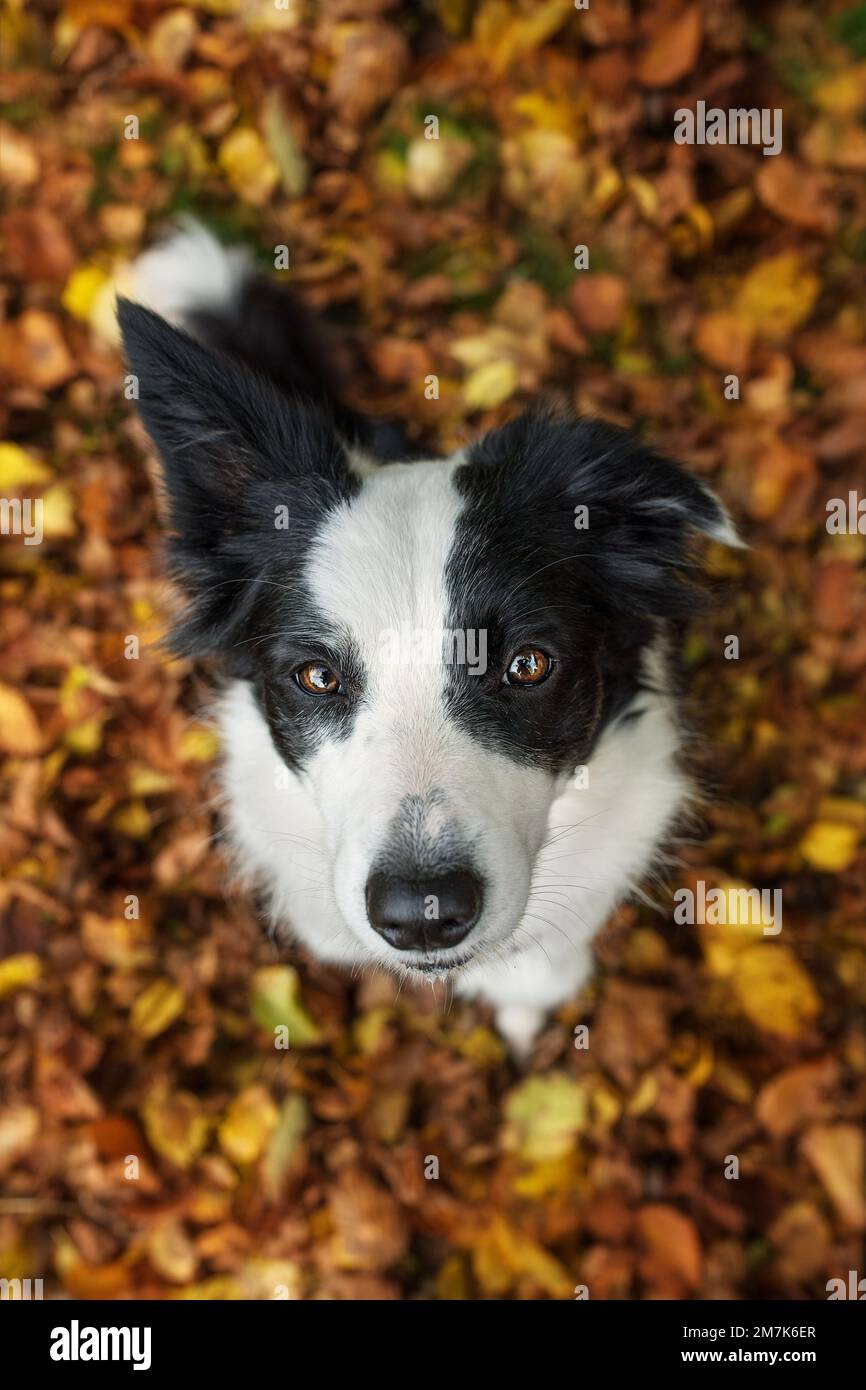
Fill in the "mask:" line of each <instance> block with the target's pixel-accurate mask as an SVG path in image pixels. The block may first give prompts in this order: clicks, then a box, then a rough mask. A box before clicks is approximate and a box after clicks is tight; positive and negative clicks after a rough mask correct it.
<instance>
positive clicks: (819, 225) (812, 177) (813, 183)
mask: <svg viewBox="0 0 866 1390" xmlns="http://www.w3.org/2000/svg"><path fill="white" fill-rule="evenodd" d="M755 187H756V188H757V190H758V195H759V197H760V199H761V202H762V203H763V204H764V205H765V207H768V208H769V209H770V211H771V212H775V213H776V214H777V216H779V217H781V218H783V219H784V220H785V221H786V222H793V223H794V225H795V226H797V227H805V228H806V230H807V231H812V232H823V233H825V235H829V234H830V233H831V232H832V231H833V230H834V229H835V226H836V222H837V213H836V209H835V207H834V206H833V204H832V202H830V199H829V196H828V184H827V179H826V177H825V176H824V175H822V174H819V173H818V172H817V171H816V170H814V169H810V168H808V167H807V166H806V165H804V164H798V163H797V161H796V160H795V159H792V158H791V157H790V155H787V154H778V155H774V156H773V157H772V158H769V159H765V160H763V162H762V164H761V166H760V168H759V170H758V174H757V177H756V179H755Z"/></svg>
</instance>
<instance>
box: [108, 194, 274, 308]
mask: <svg viewBox="0 0 866 1390" xmlns="http://www.w3.org/2000/svg"><path fill="white" fill-rule="evenodd" d="M250 269H251V261H250V257H249V254H248V253H247V252H246V251H244V250H243V249H242V248H239V247H231V248H229V249H226V248H225V247H224V246H221V245H220V243H219V242H218V241H217V239H216V237H214V236H212V235H211V233H210V232H208V231H206V230H205V228H204V227H202V225H201V224H200V223H199V222H196V221H194V220H193V219H192V218H182V219H181V221H180V225H179V226H178V228H177V229H176V230H175V231H174V232H172V234H171V235H170V236H168V237H166V238H165V240H163V241H160V242H157V244H156V245H155V246H152V247H151V248H150V250H149V251H145V252H144V253H143V254H142V255H141V256H139V258H138V260H137V261H136V262H135V265H134V266H133V271H132V285H131V287H130V295H129V297H130V298H131V299H134V300H136V301H137V302H138V303H139V304H143V305H144V306H145V308H147V309H153V310H154V312H155V313H157V314H161V315H162V317H163V318H164V319H167V320H168V321H169V323H173V324H174V325H175V327H176V328H184V327H186V326H187V325H186V321H187V317H188V315H189V314H190V313H192V312H193V311H194V310H202V309H205V310H207V309H213V310H223V309H227V308H230V307H231V305H232V304H233V303H234V301H235V299H236V298H237V295H238V293H239V291H240V289H241V286H242V285H243V282H244V280H245V279H246V277H247V276H248V275H249V273H250Z"/></svg>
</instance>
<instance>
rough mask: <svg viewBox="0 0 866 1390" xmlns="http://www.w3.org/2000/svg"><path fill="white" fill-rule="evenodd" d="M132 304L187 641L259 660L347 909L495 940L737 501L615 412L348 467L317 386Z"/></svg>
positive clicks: (445, 936)
mask: <svg viewBox="0 0 866 1390" xmlns="http://www.w3.org/2000/svg"><path fill="white" fill-rule="evenodd" d="M122 324H123V328H124V336H125V341H126V346H127V351H128V354H129V357H130V361H131V365H132V367H133V370H134V371H135V372H136V373H137V375H138V377H139V383H140V409H141V413H142V415H143V418H144V421H145V423H146V425H147V426H148V429H149V430H150V433H151V435H152V436H153V438H154V440H155V442H156V444H157V445H158V447H159V448H160V451H161V453H162V456H163V459H164V462H165V465H166V480H167V487H168V493H169V499H170V503H171V514H172V522H173V525H174V528H175V531H176V536H175V538H174V540H173V542H172V556H173V564H174V569H175V572H176V575H177V577H178V579H179V580H180V582H181V584H182V586H183V587H184V588H185V590H186V593H187V595H188V598H189V603H190V607H189V611H188V617H187V621H186V622H185V623H184V624H183V626H182V627H181V630H180V634H179V640H180V641H181V643H182V644H183V645H184V647H185V649H186V650H188V651H190V652H191V653H193V654H208V655H211V656H217V657H219V658H220V660H221V661H222V663H223V665H224V666H225V667H226V669H227V670H228V671H229V672H230V673H231V674H233V675H236V676H239V677H241V678H243V679H245V680H248V681H249V682H250V683H251V686H252V688H253V690H254V691H255V694H256V698H257V700H258V703H259V707H260V710H261V712H262V714H263V716H264V718H265V719H266V721H267V724H268V727H269V729H270V732H271V737H272V740H273V743H274V747H275V749H276V750H277V753H278V754H279V756H280V758H281V759H282V761H283V762H284V763H285V764H286V766H287V767H288V768H289V769H291V771H292V773H294V774H295V775H296V777H297V778H298V779H299V780H300V782H301V784H302V785H303V787H304V789H305V792H306V794H307V795H308V796H309V798H310V800H311V802H312V803H313V804H314V806H315V808H316V811H317V814H318V817H319V818H320V821H321V827H322V835H323V837H324V840H325V843H326V845H327V850H328V856H329V859H330V865H329V869H330V873H331V875H332V881H333V892H334V896H335V898H336V901H337V904H338V906H339V909H340V912H341V914H342V916H343V918H344V920H345V923H346V925H347V926H348V927H349V929H350V930H351V931H352V933H353V934H354V935H355V936H356V937H357V940H358V943H359V946H360V947H361V948H363V950H364V951H365V952H366V953H367V955H368V956H369V957H371V958H373V959H375V960H376V961H378V962H379V963H384V964H386V965H390V966H392V967H394V968H402V969H406V968H409V969H413V970H418V971H427V972H429V971H434V972H437V971H438V972H442V971H447V970H450V969H454V968H456V967H457V966H459V965H462V964H465V963H467V962H468V961H469V960H470V959H473V958H477V957H478V955H479V954H480V953H489V952H491V951H494V950H496V949H499V948H501V947H502V944H503V943H504V942H505V941H506V940H507V939H508V938H509V937H510V936H511V935H512V933H514V932H515V931H516V929H517V927H518V924H519V922H520V919H521V917H522V916H523V914H524V911H525V909H526V901H527V894H528V893H529V889H530V883H531V878H532V871H533V865H534V862H535V858H536V855H537V854H538V851H539V849H540V847H541V845H542V843H543V841H544V839H545V836H546V833H547V826H548V814H549V811H550V807H551V803H552V801H553V799H554V798H555V796H556V795H557V793H558V791H559V790H561V789H562V787H563V786H564V785H565V784H567V781H568V779H569V778H570V777H571V776H573V775H574V772H575V768H576V767H577V766H579V765H584V764H586V763H587V762H588V761H589V758H590V756H591V754H592V750H593V747H594V745H595V743H596V741H597V739H598V737H599V735H600V732H601V730H602V729H603V728H604V727H605V726H606V725H607V724H609V722H610V721H611V720H612V719H615V718H616V717H618V716H619V715H621V714H622V713H623V712H624V711H626V710H627V709H628V708H629V706H633V704H634V701H635V697H636V696H637V695H638V693H639V690H640V684H641V679H642V671H643V664H642V663H643V656H644V653H645V651H646V648H647V645H648V644H649V643H650V642H651V641H652V640H653V639H654V637H656V635H657V633H658V625H659V623H660V622H663V621H664V620H665V619H666V618H671V617H676V616H678V615H679V614H681V613H683V612H685V611H687V610H688V608H689V606H690V604H691V602H692V595H691V593H690V591H689V590H688V589H687V588H686V587H685V585H684V583H683V579H682V566H683V564H684V561H685V553H686V544H687V539H688V533H689V530H690V529H698V530H702V531H704V532H706V533H708V534H716V535H718V536H719V537H721V538H724V539H730V538H731V537H730V533H729V532H728V531H727V530H726V526H727V523H726V518H725V516H724V513H723V512H722V510H721V508H720V507H719V505H718V504H717V502H716V501H715V499H714V498H713V497H712V495H711V494H710V493H709V492H708V491H707V490H706V489H705V488H704V487H703V486H702V485H701V484H700V483H698V482H697V481H696V480H695V479H694V478H692V477H690V476H689V475H688V474H686V473H684V472H682V471H681V470H680V469H679V468H677V467H676V466H675V465H674V464H672V463H669V462H667V461H666V460H664V459H661V458H659V457H657V456H656V455H654V454H652V453H651V452H649V451H648V450H646V449H644V448H643V447H641V446H640V445H639V444H637V443H636V442H635V441H634V440H633V439H631V438H630V437H629V436H628V435H626V434H625V433H624V432H623V431H621V430H618V429H616V428H614V427H613V426H609V425H603V424H599V423H587V422H583V423H580V422H575V421H571V420H566V421H561V420H560V421H554V420H551V419H547V418H542V417H522V418H521V419H519V420H517V421H515V422H513V423H512V424H510V425H506V426H505V427H503V428H502V429H500V430H497V431H494V432H493V433H491V434H489V435H488V436H486V437H485V438H484V439H483V440H482V441H481V442H480V443H479V444H477V445H475V446H474V447H472V448H470V449H469V450H468V451H467V452H466V454H465V455H461V456H459V457H456V458H454V459H451V460H437V461H433V462H416V463H411V464H387V465H383V466H381V467H378V468H377V467H369V466H363V467H361V468H353V466H352V459H351V457H350V450H349V449H348V448H347V446H346V445H345V444H344V443H343V442H342V441H341V440H340V438H339V437H338V435H337V433H336V430H335V428H334V426H333V423H332V421H331V420H330V418H329V417H328V415H327V413H326V412H325V411H324V410H323V409H322V408H321V407H318V406H316V407H313V406H310V405H309V404H304V403H302V402H293V401H291V400H289V399H288V398H286V397H285V396H283V395H281V394H280V393H279V392H278V391H277V390H275V389H274V388H272V387H271V386H270V385H269V383H267V382H266V381H264V380H262V379H260V378H258V377H256V376H255V375H254V374H252V373H250V372H248V371H247V370H246V369H245V368H244V367H242V366H241V365H240V364H238V363H236V362H234V361H232V360H231V359H229V358H227V357H223V356H221V355H219V354H215V353H212V352H210V351H208V350H207V349H206V348H204V347H202V346H200V345H199V344H197V343H194V342H193V341H192V340H191V339H188V338H186V337H185V336H184V335H183V334H180V333H178V332H177V331H175V330H174V329H172V328H170V327H169V326H168V325H167V324H165V323H163V322H162V320H160V319H158V318H156V317H155V316H154V315H151V314H149V313H148V312H147V311H145V310H142V309H138V308H135V307H133V306H129V305H127V306H124V307H123V309H122ZM636 775H639V771H638V770H636ZM291 829H292V827H291V825H290V824H287V826H286V830H287V832H288V833H290V832H291Z"/></svg>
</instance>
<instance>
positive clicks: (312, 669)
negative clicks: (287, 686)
mask: <svg viewBox="0 0 866 1390" xmlns="http://www.w3.org/2000/svg"><path fill="white" fill-rule="evenodd" d="M295 680H296V681H297V683H298V685H299V686H300V687H301V689H302V690H304V691H306V693H307V694H308V695H339V694H340V693H341V691H342V686H341V685H340V677H339V676H338V675H336V674H335V673H334V672H333V671H332V670H331V668H330V666H326V665H325V663H324V662H323V661H308V662H307V664H306V666H300V667H299V668H298V670H297V671H296V672H295Z"/></svg>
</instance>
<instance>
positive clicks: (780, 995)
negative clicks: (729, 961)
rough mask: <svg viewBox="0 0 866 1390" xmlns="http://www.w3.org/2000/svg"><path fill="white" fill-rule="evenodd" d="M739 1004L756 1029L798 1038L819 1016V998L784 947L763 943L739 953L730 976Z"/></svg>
mask: <svg viewBox="0 0 866 1390" xmlns="http://www.w3.org/2000/svg"><path fill="white" fill-rule="evenodd" d="M731 983H732V985H733V988H734V993H735V994H736V996H737V999H738V1001H739V1004H740V1007H741V1008H742V1010H743V1012H744V1014H745V1015H746V1017H747V1018H748V1019H750V1020H751V1022H752V1023H754V1025H755V1027H756V1028H763V1029H764V1030H765V1031H766V1032H768V1033H775V1034H777V1035H778V1036H779V1037H780V1038H797V1037H799V1036H800V1034H801V1033H802V1032H803V1029H804V1028H805V1027H806V1026H807V1025H808V1024H810V1023H812V1022H814V1020H815V1019H816V1018H817V1017H818V1014H819V1013H820V1011H821V1000H820V997H819V995H818V992H817V990H816V989H815V986H814V985H813V984H812V981H811V979H810V978H809V976H808V975H807V974H806V971H805V970H804V969H803V967H802V965H801V964H800V962H799V961H798V960H797V958H796V956H794V955H793V953H792V952H791V951H789V950H788V948H787V946H780V945H778V944H777V943H776V942H772V943H770V942H763V943H762V944H761V945H760V946H749V947H747V948H746V950H744V951H743V952H742V954H741V955H740V956H739V958H738V959H737V962H736V964H735V966H734V972H733V975H732V977H731Z"/></svg>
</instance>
